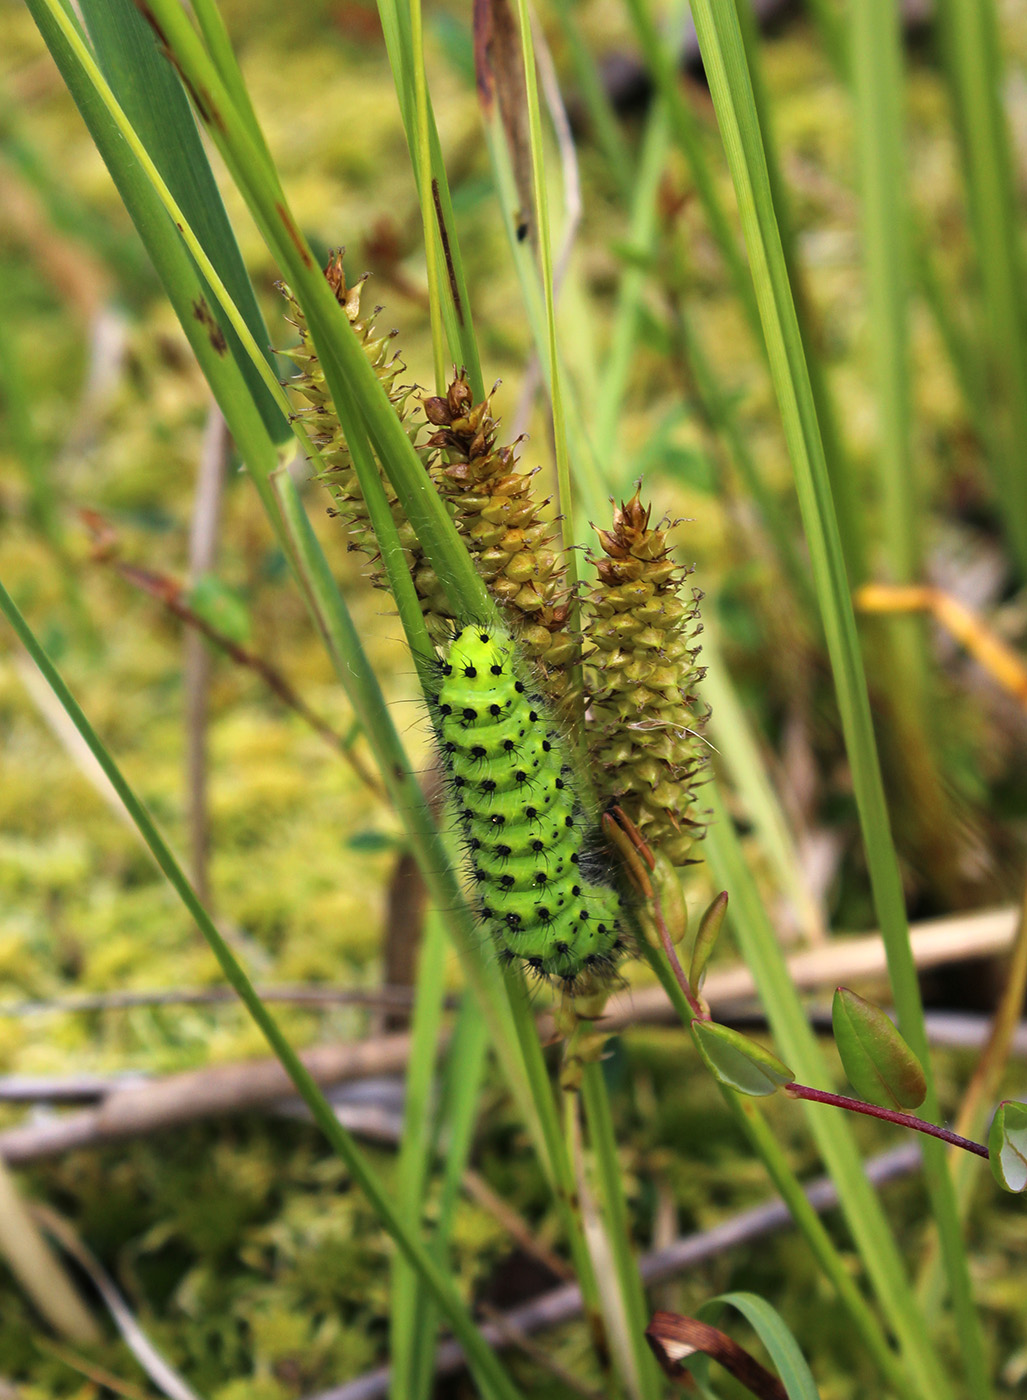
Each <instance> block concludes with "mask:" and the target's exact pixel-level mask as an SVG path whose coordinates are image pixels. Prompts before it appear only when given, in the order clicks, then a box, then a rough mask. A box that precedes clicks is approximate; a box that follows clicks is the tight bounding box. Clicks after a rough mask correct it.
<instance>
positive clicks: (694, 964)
mask: <svg viewBox="0 0 1027 1400" xmlns="http://www.w3.org/2000/svg"><path fill="white" fill-rule="evenodd" d="M726 913H727V890H721V892H720V894H718V895H717V897H716V899H715V900H714V901H713V903H712V904H711V905H710V907H709V908H708V909H707V910H706V913H705V914H704V915H703V916H702V918H701V919H700V920H699V932H698V933H697V934H696V935H695V944H694V945H693V947H692V961H691V964H690V965H689V968H688V982H689V985H690V987H691V988H692V991H693V992H700V991H702V984H703V982H705V980H706V964H707V963H708V962H709V960H710V954H711V953H712V952H713V949H714V946H715V944H716V942H717V938H718V936H719V934H720V930H721V928H722V927H723V924H724V915H725V914H726Z"/></svg>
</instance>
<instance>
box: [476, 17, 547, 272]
mask: <svg viewBox="0 0 1027 1400" xmlns="http://www.w3.org/2000/svg"><path fill="white" fill-rule="evenodd" d="M474 71H475V76H476V78H477V83H478V99H479V101H480V102H481V107H482V112H483V115H484V117H485V122H486V125H487V124H488V123H489V121H490V120H491V119H492V117H493V116H494V114H495V110H496V107H497V106H498V108H499V116H500V120H501V121H502V123H503V131H504V134H505V136H506V144H507V148H508V150H509V152H510V164H511V166H512V167H513V173H514V179H515V181H516V182H517V194H518V199H519V202H520V208H519V211H518V225H517V237H518V238H519V239H521V240H522V241H523V240H524V239H525V238H529V237H530V239H531V242H532V244H533V245H537V243H538V229H537V228H536V227H535V215H534V209H535V196H534V184H533V180H532V169H531V144H530V141H529V138H528V105H527V89H526V87H525V79H524V60H523V56H522V54H521V38H520V30H519V28H518V24H517V18H516V16H515V15H514V13H513V11H512V10H511V8H510V5H509V4H508V3H507V0H475V3H474Z"/></svg>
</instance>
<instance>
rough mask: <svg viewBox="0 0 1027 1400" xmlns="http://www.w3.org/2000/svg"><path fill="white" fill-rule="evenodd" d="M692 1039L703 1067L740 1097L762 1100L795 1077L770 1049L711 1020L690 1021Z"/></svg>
mask: <svg viewBox="0 0 1027 1400" xmlns="http://www.w3.org/2000/svg"><path fill="white" fill-rule="evenodd" d="M692 1039H693V1040H694V1041H695V1043H696V1047H697V1048H698V1051H699V1054H700V1055H701V1056H702V1058H703V1062H704V1064H705V1065H706V1068H707V1069H708V1070H709V1071H710V1073H711V1074H712V1075H713V1077H714V1078H715V1079H716V1080H717V1081H718V1083H720V1084H725V1085H727V1087H728V1088H729V1089H736V1090H737V1091H738V1092H739V1093H740V1094H749V1095H751V1096H752V1097H753V1098H764V1097H766V1095H768V1094H775V1093H777V1091H778V1089H780V1087H781V1085H782V1084H790V1083H791V1082H792V1080H793V1079H794V1078H795V1075H794V1074H793V1073H792V1071H791V1070H790V1069H789V1068H788V1066H787V1065H786V1064H782V1062H781V1061H780V1060H779V1059H778V1058H777V1056H776V1055H775V1054H773V1053H772V1052H771V1051H770V1050H765V1049H764V1048H763V1046H762V1045H760V1044H758V1043H757V1042H756V1041H755V1040H750V1039H749V1037H748V1036H747V1035H742V1033H741V1032H740V1031H733V1030H731V1029H730V1028H729V1027H728V1026H719V1025H717V1023H716V1022H715V1021H698V1020H696V1021H693V1022H692Z"/></svg>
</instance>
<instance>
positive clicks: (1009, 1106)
mask: <svg viewBox="0 0 1027 1400" xmlns="http://www.w3.org/2000/svg"><path fill="white" fill-rule="evenodd" d="M988 1161H989V1162H990V1164H991V1174H992V1176H993V1177H994V1178H995V1180H996V1181H997V1182H998V1184H999V1185H1000V1186H1001V1187H1002V1189H1003V1191H1013V1192H1017V1193H1018V1192H1020V1191H1027V1104H1025V1103H1019V1102H1017V1100H1015V1099H1007V1100H1006V1102H1005V1103H1000V1104H999V1106H998V1111H997V1112H996V1114H995V1117H994V1118H993V1119H992V1120H991V1131H990V1132H989V1133H988Z"/></svg>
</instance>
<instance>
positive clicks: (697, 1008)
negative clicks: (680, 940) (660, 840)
mask: <svg viewBox="0 0 1027 1400" xmlns="http://www.w3.org/2000/svg"><path fill="white" fill-rule="evenodd" d="M652 904H653V920H654V921H655V924H656V927H657V929H658V930H659V934H660V942H661V943H662V944H663V951H664V953H665V954H666V956H667V961H668V962H669V963H670V970H671V972H673V974H674V977H675V978H676V980H677V984H678V986H679V987H680V988H681V990H682V991H683V992H684V994H685V1000H686V1001H687V1002H688V1005H689V1006H690V1007H691V1009H692V1015H693V1016H694V1017H695V1018H696V1020H697V1021H708V1020H709V1019H710V1013H709V1012H708V1011H707V1010H706V1008H705V1007H704V1006H703V1004H702V1002H700V1001H699V999H698V997H697V996H696V995H695V993H694V992H693V991H692V984H691V983H690V982H689V980H688V977H687V976H686V975H685V969H684V968H683V967H682V966H681V963H680V961H679V959H678V950H677V949H676V948H675V947H674V944H673V943H672V941H671V937H670V929H668V927H667V921H666V919H665V918H664V917H663V905H662V904H661V903H660V896H659V894H658V893H657V892H656V890H655V889H654V890H653V895H652Z"/></svg>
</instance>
